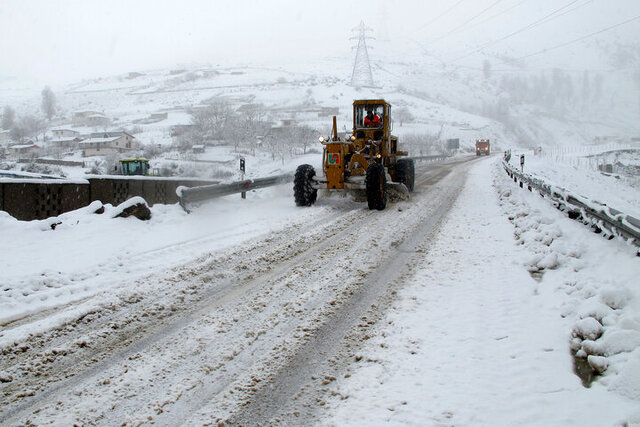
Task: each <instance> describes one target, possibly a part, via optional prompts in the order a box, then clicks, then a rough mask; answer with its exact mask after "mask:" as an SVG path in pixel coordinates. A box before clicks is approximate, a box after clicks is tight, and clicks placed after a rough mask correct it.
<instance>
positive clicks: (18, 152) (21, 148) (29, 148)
mask: <svg viewBox="0 0 640 427" xmlns="http://www.w3.org/2000/svg"><path fill="white" fill-rule="evenodd" d="M41 151H42V147H40V146H39V145H36V144H34V143H33V142H30V143H28V144H17V145H10V146H9V147H7V153H9V155H12V156H14V157H25V156H27V157H28V156H31V155H38V154H40V152H41Z"/></svg>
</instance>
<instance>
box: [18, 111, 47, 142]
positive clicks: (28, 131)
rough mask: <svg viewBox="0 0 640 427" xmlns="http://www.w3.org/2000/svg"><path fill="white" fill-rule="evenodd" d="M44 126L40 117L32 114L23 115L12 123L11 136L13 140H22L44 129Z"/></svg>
mask: <svg viewBox="0 0 640 427" xmlns="http://www.w3.org/2000/svg"><path fill="white" fill-rule="evenodd" d="M44 129H45V126H44V123H43V121H42V119H38V118H37V117H34V116H24V117H21V118H20V119H19V120H17V121H16V123H14V125H13V127H12V128H11V138H12V139H13V140H14V141H20V142H24V140H25V138H29V137H34V136H35V137H36V138H37V135H38V134H39V133H41V132H42V131H44Z"/></svg>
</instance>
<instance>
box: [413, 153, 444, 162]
mask: <svg viewBox="0 0 640 427" xmlns="http://www.w3.org/2000/svg"><path fill="white" fill-rule="evenodd" d="M411 158H412V159H414V160H429V161H436V160H446V158H447V156H445V155H444V154H438V155H436V156H411Z"/></svg>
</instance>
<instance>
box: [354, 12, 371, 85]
mask: <svg viewBox="0 0 640 427" xmlns="http://www.w3.org/2000/svg"><path fill="white" fill-rule="evenodd" d="M351 31H352V32H356V31H357V32H358V37H351V38H350V40H355V39H356V38H357V39H358V46H357V48H356V60H355V62H354V63H353V73H352V74H351V86H355V87H374V84H373V74H372V72H371V64H370V63H369V52H368V51H367V39H373V37H372V36H369V35H367V32H372V31H373V30H372V29H371V28H368V27H366V26H365V25H364V22H363V21H360V25H358V26H357V27H355V28H354V29H353V30H351Z"/></svg>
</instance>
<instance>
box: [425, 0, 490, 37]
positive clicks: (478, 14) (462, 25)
mask: <svg viewBox="0 0 640 427" xmlns="http://www.w3.org/2000/svg"><path fill="white" fill-rule="evenodd" d="M501 1H502V0H496V1H495V2H493V3H491V5H489V6H488V7H486V8H484V9H482V11H480V13H477V14H476V15H474V16H472V17H471V18H470V19H468V20H466V21H465V22H463V23H462V24H460V25H459V26H457V27H455V28H454V29H453V30H451V31H449V32H448V33H445V34H443V35H442V36H440V37H438V38H436V39H434V40H431V43H433V42H437V41H438V40H441V39H443V38H445V37H447V36H448V35H450V34H451V33H454V32H456V31H458V30H459V29H460V28H463V27H464V26H465V25H467V24H468V23H469V22H471V21H473V20H474V19H476V18H477V17H479V16H480V15H482V14H483V13H485V12H486V11H487V10H489V9H491V8H492V7H494V6H495V5H497V4H498V3H500V2H501Z"/></svg>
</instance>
